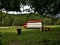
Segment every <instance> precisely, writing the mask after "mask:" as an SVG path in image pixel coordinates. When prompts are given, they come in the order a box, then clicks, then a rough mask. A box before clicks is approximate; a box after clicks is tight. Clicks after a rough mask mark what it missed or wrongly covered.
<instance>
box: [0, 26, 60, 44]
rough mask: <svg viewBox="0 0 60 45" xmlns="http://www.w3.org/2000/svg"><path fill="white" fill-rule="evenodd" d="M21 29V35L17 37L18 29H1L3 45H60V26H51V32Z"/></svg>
mask: <svg viewBox="0 0 60 45" xmlns="http://www.w3.org/2000/svg"><path fill="white" fill-rule="evenodd" d="M48 27H49V26H48ZM20 28H21V30H22V32H21V35H17V33H16V29H17V27H10V29H9V28H0V34H1V35H2V36H1V37H0V39H1V40H2V42H1V43H2V45H60V26H58V27H57V26H56V27H51V26H50V27H49V28H50V30H49V31H46V32H40V29H25V28H23V27H22V26H21V27H20Z"/></svg>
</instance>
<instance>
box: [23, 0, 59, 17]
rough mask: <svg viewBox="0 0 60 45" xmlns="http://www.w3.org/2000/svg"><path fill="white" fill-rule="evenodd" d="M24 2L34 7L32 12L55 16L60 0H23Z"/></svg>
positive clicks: (57, 12)
mask: <svg viewBox="0 0 60 45" xmlns="http://www.w3.org/2000/svg"><path fill="white" fill-rule="evenodd" d="M25 3H26V4H28V5H30V6H31V8H34V12H35V13H36V12H38V13H39V14H41V15H49V16H50V17H54V18H55V16H56V14H59V13H60V0H25ZM25 3H23V4H25Z"/></svg>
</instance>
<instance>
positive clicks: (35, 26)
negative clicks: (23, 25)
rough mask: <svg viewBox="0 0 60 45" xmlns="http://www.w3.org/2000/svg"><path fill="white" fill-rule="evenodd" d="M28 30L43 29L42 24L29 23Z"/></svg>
mask: <svg viewBox="0 0 60 45" xmlns="http://www.w3.org/2000/svg"><path fill="white" fill-rule="evenodd" d="M27 28H42V23H41V22H37V23H27Z"/></svg>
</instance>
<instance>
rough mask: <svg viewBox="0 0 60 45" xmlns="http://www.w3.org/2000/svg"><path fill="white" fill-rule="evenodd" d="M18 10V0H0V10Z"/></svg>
mask: <svg viewBox="0 0 60 45" xmlns="http://www.w3.org/2000/svg"><path fill="white" fill-rule="evenodd" d="M2 9H5V10H6V11H20V0H0V10H2Z"/></svg>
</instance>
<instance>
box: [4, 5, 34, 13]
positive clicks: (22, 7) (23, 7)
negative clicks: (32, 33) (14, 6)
mask: <svg viewBox="0 0 60 45" xmlns="http://www.w3.org/2000/svg"><path fill="white" fill-rule="evenodd" d="M23 9H24V12H23ZM26 9H29V10H31V8H30V6H28V5H26V6H21V8H20V10H21V12H16V11H9V12H8V13H9V14H28V13H30V12H28V11H26ZM4 12H5V13H6V11H4ZM31 12H32V13H33V12H34V11H33V10H31Z"/></svg>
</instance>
